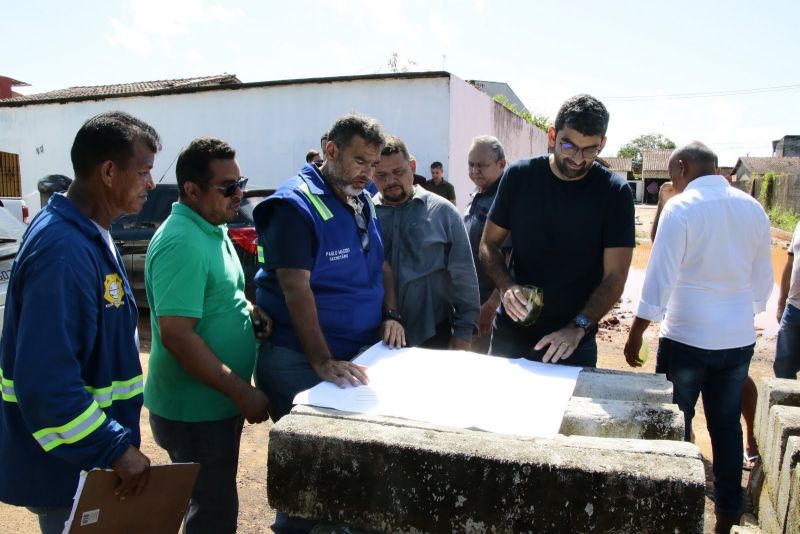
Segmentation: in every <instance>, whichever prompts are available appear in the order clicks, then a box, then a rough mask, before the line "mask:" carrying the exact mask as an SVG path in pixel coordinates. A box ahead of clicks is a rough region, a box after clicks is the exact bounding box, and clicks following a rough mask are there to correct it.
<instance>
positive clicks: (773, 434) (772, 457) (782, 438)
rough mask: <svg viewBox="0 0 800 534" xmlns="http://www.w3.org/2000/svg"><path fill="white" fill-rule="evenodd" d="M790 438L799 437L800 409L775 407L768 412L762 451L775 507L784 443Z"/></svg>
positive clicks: (784, 448) (767, 481) (766, 476)
mask: <svg viewBox="0 0 800 534" xmlns="http://www.w3.org/2000/svg"><path fill="white" fill-rule="evenodd" d="M790 436H800V408H797V407H794V406H782V405H775V406H773V407H772V408H771V409H770V411H769V426H768V428H767V442H766V445H767V446H766V449H762V452H763V463H764V475H765V479H766V483H767V484H769V487H770V488H772V498H773V501H772V504H773V506H774V507H777V505H778V501H777V496H778V493H777V489H778V487H779V475H780V471H781V463H782V462H783V455H784V454H785V452H786V441H787V440H788V439H789V437H790Z"/></svg>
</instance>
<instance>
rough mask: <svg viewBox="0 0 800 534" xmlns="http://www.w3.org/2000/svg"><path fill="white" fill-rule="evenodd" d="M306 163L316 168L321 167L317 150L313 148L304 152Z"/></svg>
mask: <svg viewBox="0 0 800 534" xmlns="http://www.w3.org/2000/svg"><path fill="white" fill-rule="evenodd" d="M306 163H313V164H314V165H316V166H317V167H319V166H320V165H322V156H320V155H319V150H314V149H313V148H312V149H311V150H309V151H308V152H306Z"/></svg>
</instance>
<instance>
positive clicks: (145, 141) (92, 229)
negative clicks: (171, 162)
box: [0, 112, 161, 533]
mask: <svg viewBox="0 0 800 534" xmlns="http://www.w3.org/2000/svg"><path fill="white" fill-rule="evenodd" d="M160 149H161V142H160V140H159V137H158V134H157V133H156V131H155V130H154V129H153V128H152V127H151V126H149V125H147V124H145V123H144V122H142V121H140V120H138V119H136V118H134V117H132V116H130V115H128V114H126V113H121V112H109V113H103V114H101V115H97V116H96V117H93V118H91V119H89V120H88V121H87V122H86V123H85V124H84V125H83V126H82V127H81V128H80V130H79V131H78V134H77V135H76V136H75V141H74V143H73V145H72V154H71V155H72V165H73V168H74V170H75V181H74V182H73V183H72V185H71V186H70V188H69V190H68V191H67V193H66V195H61V194H57V195H54V196H53V197H52V198H51V199H50V202H49V203H48V204H47V206H46V207H45V208H44V209H43V210H42V211H41V212H40V213H39V214H38V215H37V216H36V218H35V219H34V220H33V222H31V225H30V227H29V228H28V231H27V232H26V234H25V237H24V238H23V241H22V245H21V247H20V250H19V254H18V255H17V258H16V261H15V262H14V266H13V267H12V270H11V281H10V283H9V287H8V294H7V296H6V310H5V319H4V326H3V337H2V341H1V342H0V375H2V402H0V457H2V458H3V468H2V469H0V500H2V501H3V502H6V503H9V504H13V505H17V506H26V507H28V508H29V509H30V510H31V511H33V512H34V513H36V514H37V515H38V516H39V525H40V527H41V530H42V532H43V533H50V532H54V533H55V532H58V533H60V532H61V531H62V530H63V528H64V521H65V520H66V519H67V517H68V516H69V512H70V507H71V502H72V496H73V495H74V493H75V489H76V487H77V485H78V478H79V473H80V471H81V470H82V469H85V470H89V469H92V468H94V467H100V468H111V469H113V470H114V471H115V472H116V474H117V475H118V476H119V478H120V481H119V483H118V485H117V487H116V493H117V494H118V495H119V496H120V498H123V497H124V496H125V495H127V494H128V493H130V492H133V493H140V492H141V491H142V489H143V488H144V486H145V484H146V483H147V476H148V469H149V467H150V460H149V459H148V458H147V457H146V456H145V455H143V454H142V453H141V452H140V451H139V450H138V447H139V441H140V436H139V415H140V411H141V407H142V369H141V366H140V364H139V347H138V341H137V339H136V321H137V318H138V316H137V310H136V303H135V302H134V301H133V294H132V292H131V289H130V286H129V285H128V280H127V278H126V274H125V269H124V267H123V266H122V260H121V258H120V256H119V254H118V252H117V250H116V247H115V246H114V243H113V241H112V240H111V235H110V234H109V231H108V228H109V227H110V226H111V221H112V220H113V219H115V218H116V217H118V216H120V215H122V214H124V213H137V212H138V211H140V210H141V209H142V206H143V205H144V202H145V200H147V192H148V191H149V190H151V189H153V188H154V187H155V184H154V183H153V178H152V176H151V175H150V171H151V169H152V167H153V161H154V157H155V154H156V152H158V151H159V150H160Z"/></svg>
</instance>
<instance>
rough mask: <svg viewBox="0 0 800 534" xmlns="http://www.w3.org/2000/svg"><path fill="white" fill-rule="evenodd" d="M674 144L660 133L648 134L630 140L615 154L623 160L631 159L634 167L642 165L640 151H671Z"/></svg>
mask: <svg viewBox="0 0 800 534" xmlns="http://www.w3.org/2000/svg"><path fill="white" fill-rule="evenodd" d="M673 148H675V143H674V142H672V140H671V139H670V138H668V137H665V136H663V135H661V134H660V133H650V134H645V135H640V136H639V137H637V138H636V139H632V140H630V141H628V142H627V143H625V144H624V145H622V148H620V149H619V152H617V156H620V157H623V158H633V163H634V167H640V168H641V165H642V151H643V150H652V149H673Z"/></svg>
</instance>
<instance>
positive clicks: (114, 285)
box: [103, 273, 125, 308]
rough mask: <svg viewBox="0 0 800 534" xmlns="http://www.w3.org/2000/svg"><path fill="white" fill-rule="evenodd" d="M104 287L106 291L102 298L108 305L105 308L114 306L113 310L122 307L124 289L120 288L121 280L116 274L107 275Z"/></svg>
mask: <svg viewBox="0 0 800 534" xmlns="http://www.w3.org/2000/svg"><path fill="white" fill-rule="evenodd" d="M104 285H105V288H106V291H105V293H104V294H103V298H104V299H106V301H108V303H109V304H106V308H108V307H109V306H114V307H115V308H119V307H120V306H122V304H123V302H124V301H123V300H122V299H123V297H124V296H125V289H124V288H123V286H122V278H120V276H119V275H118V274H117V273H111V274H107V275H106V281H105V283H104Z"/></svg>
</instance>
